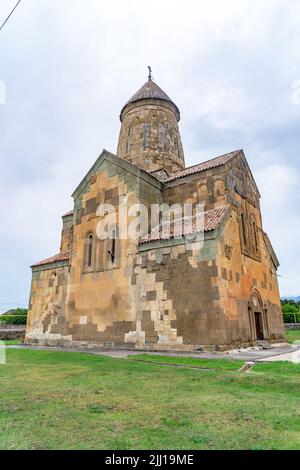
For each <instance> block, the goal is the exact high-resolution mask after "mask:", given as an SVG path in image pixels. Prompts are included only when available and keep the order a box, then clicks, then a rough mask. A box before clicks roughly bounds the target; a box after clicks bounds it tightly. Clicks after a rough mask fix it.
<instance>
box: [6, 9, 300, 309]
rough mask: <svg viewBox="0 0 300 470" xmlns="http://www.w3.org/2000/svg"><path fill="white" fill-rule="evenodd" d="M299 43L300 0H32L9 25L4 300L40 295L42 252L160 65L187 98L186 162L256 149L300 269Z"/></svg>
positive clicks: (278, 236)
mask: <svg viewBox="0 0 300 470" xmlns="http://www.w3.org/2000/svg"><path fill="white" fill-rule="evenodd" d="M15 3H16V0H0V22H2V21H1V19H3V20H4V18H5V17H6V16H7V14H8V13H9V11H10V10H11V9H12V7H13V6H14V5H15ZM299 45H300V2H299V0H289V1H286V0H249V1H246V0H235V1H233V0H232V1H231V0H226V1H223V0H202V1H199V0H196V1H193V0H188V1H181V0H180V1H179V0H178V1H177V0H163V1H162V0H152V1H151V2H149V1H144V0H138V1H136V0H131V1H130V0H126V1H124V0H123V1H122V0H110V1H109V2H107V1H101V0H88V1H86V0H42V1H41V0H22V2H21V3H20V5H19V7H18V8H17V9H16V11H15V13H14V14H13V16H12V17H11V19H10V20H9V22H8V23H7V24H6V26H5V27H4V28H3V30H2V31H0V81H2V83H1V84H0V100H1V96H2V98H3V94H4V93H3V88H4V85H3V84H5V88H6V103H5V104H0V158H1V173H0V210H1V231H0V259H1V283H0V308H1V309H4V308H5V307H14V306H16V305H20V306H26V305H27V303H28V297H29V289H30V279H31V272H30V269H29V266H30V265H31V264H32V263H33V262H35V261H38V260H40V259H43V258H46V257H49V256H51V255H53V254H55V253H57V252H58V250H59V244H60V230H61V218H60V217H61V215H62V214H63V213H64V212H66V211H68V210H69V209H71V208H72V199H71V197H70V195H71V193H72V191H73V190H74V189H75V187H76V186H77V184H78V183H79V182H80V181H81V179H82V177H83V176H84V175H85V173H86V172H87V171H88V170H89V168H90V167H91V165H92V164H93V162H94V161H95V160H96V158H97V157H98V156H99V154H100V152H101V150H102V149H103V148H106V149H108V150H110V151H112V152H115V151H116V144H117V138H118V132H119V126H120V122H119V112H120V109H121V107H122V106H123V105H124V103H125V102H126V101H127V100H128V99H129V98H130V96H131V95H132V94H133V93H134V92H136V91H137V89H138V88H140V86H141V85H142V84H143V83H144V82H145V81H146V79H147V70H146V66H147V65H151V66H152V69H153V73H154V78H155V80H156V82H157V83H158V84H159V85H160V86H161V87H162V89H163V90H165V91H166V93H167V94H168V95H169V96H170V97H171V98H172V99H173V100H174V101H175V102H176V104H177V105H178V107H179V108H180V110H181V123H180V125H181V136H182V140H183V145H184V150H185V158H186V163H187V165H193V164H195V163H198V162H200V161H203V160H207V159H209V158H212V157H214V156H217V155H220V154H223V153H226V152H229V151H231V150H234V149H238V148H243V149H244V151H245V153H246V157H247V159H248V161H249V164H250V166H251V168H252V170H253V173H254V176H255V178H256V181H257V183H258V186H259V189H260V191H261V195H262V201H261V203H262V209H263V221H264V228H265V230H266V231H267V232H268V233H269V236H270V238H271V240H272V243H273V245H274V248H275V250H276V252H277V255H278V257H279V259H280V262H281V268H280V271H279V273H280V274H281V275H282V276H287V277H289V278H294V279H296V280H297V279H300V267H299V266H300V250H299V240H300V216H299V207H300V192H299V177H300V159H299V150H300V132H299V123H300V121H299V118H300V47H299ZM296 280H291V279H286V278H282V279H281V280H280V286H281V293H282V295H300V282H297V281H296ZM0 311H1V310H0Z"/></svg>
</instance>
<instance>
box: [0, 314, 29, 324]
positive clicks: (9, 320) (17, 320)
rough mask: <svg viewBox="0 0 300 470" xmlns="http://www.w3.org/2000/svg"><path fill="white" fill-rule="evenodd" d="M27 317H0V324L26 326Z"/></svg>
mask: <svg viewBox="0 0 300 470" xmlns="http://www.w3.org/2000/svg"><path fill="white" fill-rule="evenodd" d="M26 321H27V315H0V324H1V323H2V324H5V325H26Z"/></svg>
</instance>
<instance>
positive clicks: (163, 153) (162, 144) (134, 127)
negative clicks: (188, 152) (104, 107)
mask: <svg viewBox="0 0 300 470" xmlns="http://www.w3.org/2000/svg"><path fill="white" fill-rule="evenodd" d="M117 155H118V156H120V157H122V158H124V159H126V160H128V161H129V162H131V163H134V164H135V165H137V166H139V167H141V168H144V169H146V170H147V171H154V170H159V169H165V170H166V171H167V172H168V173H169V174H172V173H176V172H177V171H179V170H182V169H183V168H184V155H183V148H182V143H181V137H180V133H179V129H178V122H177V115H176V113H175V110H174V106H173V105H172V104H171V103H168V102H162V101H161V102H158V101H157V100H143V101H140V102H139V103H138V104H137V103H133V104H131V105H129V106H127V108H126V111H125V113H124V115H123V118H122V125H121V130H120V135H119V142H118V149H117Z"/></svg>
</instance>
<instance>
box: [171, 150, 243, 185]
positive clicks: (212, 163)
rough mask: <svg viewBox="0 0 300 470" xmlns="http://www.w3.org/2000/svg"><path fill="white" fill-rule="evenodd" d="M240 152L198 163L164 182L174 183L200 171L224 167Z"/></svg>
mask: <svg viewBox="0 0 300 470" xmlns="http://www.w3.org/2000/svg"><path fill="white" fill-rule="evenodd" d="M240 152H241V150H235V151H233V152H230V153H226V154H225V155H221V156H220V157H216V158H212V159H211V160H207V161H206V162H203V163H199V164H198V165H193V166H190V167H188V168H185V169H184V170H182V171H179V172H178V173H175V174H174V175H172V176H170V177H169V178H168V179H167V180H166V182H169V181H174V180H176V179H178V178H183V177H184V176H189V175H193V174H194V173H200V172H201V171H205V170H210V169H211V168H216V167H218V166H222V165H225V163H227V162H228V161H229V160H231V158H233V157H235V156H236V155H238V154H239V153H240Z"/></svg>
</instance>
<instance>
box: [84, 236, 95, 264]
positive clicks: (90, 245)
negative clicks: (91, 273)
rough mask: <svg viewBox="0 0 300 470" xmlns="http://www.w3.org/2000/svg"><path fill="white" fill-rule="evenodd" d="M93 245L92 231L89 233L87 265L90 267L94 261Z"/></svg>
mask: <svg viewBox="0 0 300 470" xmlns="http://www.w3.org/2000/svg"><path fill="white" fill-rule="evenodd" d="M93 246H94V235H93V234H92V233H90V234H89V236H88V240H87V262H86V264H87V267H88V268H90V267H91V266H92V261H93Z"/></svg>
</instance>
